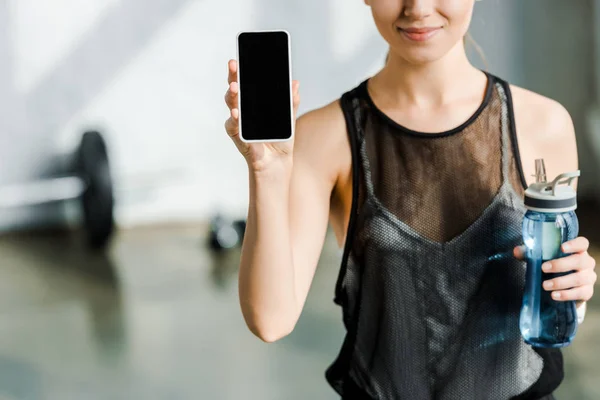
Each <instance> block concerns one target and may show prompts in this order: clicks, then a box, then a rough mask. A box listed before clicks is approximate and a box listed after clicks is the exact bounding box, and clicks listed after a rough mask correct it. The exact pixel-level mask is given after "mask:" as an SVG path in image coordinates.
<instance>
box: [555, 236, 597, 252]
mask: <svg viewBox="0 0 600 400" xmlns="http://www.w3.org/2000/svg"><path fill="white" fill-rule="evenodd" d="M589 247H590V241H589V240H587V239H586V238H584V237H583V236H580V237H578V238H575V239H573V240H569V241H568V242H565V243H563V244H562V246H561V248H562V251H563V252H564V253H581V252H583V251H587V250H588V249H589Z"/></svg>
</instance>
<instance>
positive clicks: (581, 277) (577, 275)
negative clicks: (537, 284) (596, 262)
mask: <svg viewBox="0 0 600 400" xmlns="http://www.w3.org/2000/svg"><path fill="white" fill-rule="evenodd" d="M596 279H597V277H596V272H594V270H591V269H586V270H584V271H580V272H574V273H572V274H569V275H565V276H559V277H557V278H553V279H548V280H546V281H544V283H543V286H544V289H545V290H564V289H571V288H576V287H580V286H586V285H593V284H594V283H595V282H596Z"/></svg>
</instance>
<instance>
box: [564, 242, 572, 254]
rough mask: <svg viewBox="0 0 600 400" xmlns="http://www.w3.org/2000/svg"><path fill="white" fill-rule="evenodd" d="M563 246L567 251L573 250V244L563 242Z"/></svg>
mask: <svg viewBox="0 0 600 400" xmlns="http://www.w3.org/2000/svg"><path fill="white" fill-rule="evenodd" d="M562 248H563V251H564V252H565V253H566V252H567V251H569V250H571V245H569V244H567V243H563V245H562Z"/></svg>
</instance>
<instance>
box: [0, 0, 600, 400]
mask: <svg viewBox="0 0 600 400" xmlns="http://www.w3.org/2000/svg"><path fill="white" fill-rule="evenodd" d="M276 28H285V29H287V30H288V31H290V33H291V35H292V47H293V63H294V77H295V79H299V80H300V81H301V82H302V98H303V103H302V106H301V109H300V112H301V113H302V112H305V111H307V110H309V109H312V108H315V107H318V106H321V105H323V104H326V103H328V102H329V101H331V100H333V99H335V98H337V97H339V96H340V95H341V94H342V93H343V92H344V91H346V90H348V89H350V88H352V87H354V86H355V85H356V84H358V83H359V82H360V81H361V80H363V79H364V78H365V77H367V76H368V75H370V74H372V73H374V72H375V71H376V70H377V69H378V68H379V67H380V66H381V65H382V63H383V59H384V57H385V52H386V46H385V44H384V43H383V41H382V40H381V39H379V37H378V36H377V34H376V31H375V28H374V25H373V22H372V20H371V16H370V13H369V10H368V8H366V7H365V6H364V5H363V2H362V0H286V1H277V0H228V1H216V0H54V1H52V2H47V1H40V0H18V1H17V0H0V60H1V62H0V110H2V112H1V117H0V128H1V130H0V160H1V164H0V193H4V194H5V196H4V197H5V198H4V199H0V204H2V201H3V200H4V201H5V203H6V201H7V198H8V203H9V204H10V203H11V201H12V203H13V204H12V205H11V206H10V207H8V206H6V205H5V206H4V207H0V231H1V236H0V266H1V267H0V399H2V400H4V399H7V400H8V399H10V400H38V399H40V400H41V399H44V400H55V399H56V400H66V399H148V400H151V399H211V400H212V399H219V400H220V399H223V400H226V399H227V400H228V399H242V398H243V399H262V400H265V399H273V400H275V399H307V398H311V399H336V398H337V397H336V396H335V394H334V393H333V391H332V390H331V389H330V388H329V387H328V386H327V384H326V383H325V380H324V370H325V368H326V367H327V366H328V365H329V364H330V363H331V362H332V361H333V359H334V357H335V356H336V355H337V352H338V350H339V347H340V345H341V343H342V337H343V330H342V321H341V313H340V310H339V309H338V308H337V307H336V306H334V304H333V302H332V299H333V289H334V282H335V278H336V273H337V270H338V268H339V261H340V259H341V251H340V250H339V249H338V248H337V246H336V244H335V240H334V239H333V237H331V236H329V237H328V239H327V244H326V248H325V251H324V252H323V256H322V258H321V262H320V267H319V269H318V272H317V275H316V278H315V281H314V284H313V286H312V289H311V293H310V295H309V299H308V302H307V305H306V308H305V311H304V312H303V314H302V318H301V320H300V322H299V323H298V325H297V328H296V330H295V331H294V333H293V334H292V335H290V336H289V337H287V338H285V339H284V340H282V341H280V342H278V343H275V344H270V345H267V344H264V343H262V342H260V341H259V340H258V339H256V338H254V337H253V336H252V335H251V334H250V333H249V331H248V330H247V329H246V327H245V325H244V322H243V319H242V316H241V313H240V311H239V306H238V299H237V281H236V279H237V276H236V274H237V271H236V269H237V262H238V259H239V249H237V248H233V249H231V250H225V251H215V250H211V242H210V240H209V239H210V237H209V236H210V235H209V228H210V223H211V220H212V222H213V224H214V223H215V220H214V216H215V215H216V214H217V213H220V214H221V215H222V216H223V218H225V219H224V220H221V222H220V223H222V224H223V227H225V228H229V230H227V229H225V231H224V233H223V235H222V236H220V237H219V240H221V242H219V243H221V244H222V245H224V246H229V245H234V244H235V241H236V232H237V233H239V229H237V231H236V230H235V229H234V228H239V226H237V225H236V226H234V224H233V223H230V222H229V221H227V219H240V218H243V217H244V216H245V212H246V205H247V196H248V192H247V173H246V168H245V163H244V162H243V160H242V157H241V156H240V155H239V154H238V153H237V151H236V149H235V147H234V146H233V144H232V143H230V141H229V138H228V137H227V136H226V134H225V132H224V130H223V122H224V120H225V119H226V117H227V109H226V107H225V105H224V103H223V94H224V92H225V90H226V87H227V83H226V72H227V67H226V62H227V60H228V59H230V58H235V37H236V33H237V32H238V31H240V30H244V29H276ZM471 33H472V36H473V37H474V38H475V40H476V41H477V43H478V44H479V45H480V46H481V48H482V50H483V52H484V54H485V61H483V60H482V59H481V58H480V57H479V56H478V55H477V53H476V52H475V51H474V49H473V48H471V49H470V54H471V56H472V58H473V60H474V62H475V63H476V64H477V65H478V66H480V67H485V66H486V65H487V68H488V69H489V70H490V71H491V72H493V73H495V74H497V75H499V76H501V77H503V78H505V79H508V80H509V81H511V82H512V83H514V84H517V85H520V86H523V87H525V88H528V89H531V90H534V91H537V92H539V93H542V94H544V95H547V96H549V97H552V98H554V99H556V100H558V101H560V102H561V103H562V104H564V105H565V106H566V107H567V108H568V110H569V111H570V113H571V115H572V116H573V118H574V121H575V125H576V129H577V134H578V144H579V151H580V163H581V169H582V175H583V176H582V179H581V181H580V184H579V194H580V202H581V207H580V210H579V212H578V214H579V216H580V220H581V233H582V234H584V235H587V236H588V237H590V239H592V242H594V244H595V247H594V249H593V253H594V254H595V256H596V258H598V259H600V251H599V249H600V235H599V232H598V230H597V229H595V227H596V226H597V224H598V222H600V207H599V206H598V204H600V203H599V199H600V174H599V171H600V109H599V108H598V107H599V106H598V103H599V102H598V99H599V98H600V1H599V0H595V1H594V0H578V1H570V2H567V1H564V0H528V1H522V0H484V1H482V2H478V3H477V4H476V12H475V17H474V20H473V23H472V29H471ZM87 131H97V132H100V133H101V135H102V137H103V138H104V140H105V141H106V143H107V152H108V159H109V161H110V174H109V175H107V174H106V171H105V170H101V171H92V172H91V175H89V176H88V175H85V176H84V179H75V180H73V179H71V180H69V179H70V178H68V177H72V176H75V178H77V177H81V173H82V166H81V165H80V164H77V163H73V160H74V159H75V160H76V159H77V156H78V154H80V152H81V151H83V150H82V146H81V145H80V142H81V139H82V135H83V133H84V132H87ZM96 150H97V148H96ZM87 173H90V172H89V171H88V172H87ZM65 176H66V177H67V178H65ZM90 176H91V177H92V178H93V179H92V178H89V177H90ZM58 177H60V178H61V179H62V180H58V179H56V178H58ZM107 178H111V180H112V187H113V190H112V198H114V206H115V208H114V221H115V223H116V229H115V231H114V235H113V237H112V240H110V241H108V242H107V244H106V246H95V247H94V248H92V247H90V246H89V240H88V239H89V238H88V237H87V236H86V231H85V229H82V221H84V220H85V217H86V212H85V210H84V208H82V205H81V203H82V201H81V199H80V198H78V197H76V195H72V196H71V197H74V198H73V199H71V200H69V201H52V202H46V201H45V202H44V203H43V204H35V203H37V202H38V200H40V201H41V200H44V199H43V197H44V195H46V197H47V196H48V194H49V193H58V194H57V195H56V196H57V197H60V196H61V194H60V193H65V192H69V191H70V192H71V193H73V192H74V193H80V192H81V190H82V188H83V189H84V190H87V189H85V188H86V187H87V186H86V185H91V186H94V185H100V186H98V187H96V186H94V187H95V188H96V189H94V190H95V191H96V192H95V193H96V195H98V193H99V192H102V190H106V182H107V181H106V179H107ZM27 182H34V184H33V185H29V186H27V185H26V183H27ZM90 182H91V183H90ZM94 182H95V183H94ZM102 182H104V183H102ZM44 185H46V186H44ZM102 185H105V186H102ZM2 187H4V188H6V187H8V188H9V189H10V190H8V191H4V192H2ZM98 188H100V189H98ZM6 193H10V196H9V195H6ZM109 194H110V193H109ZM45 200H48V199H45ZM92 200H93V199H92ZM96 200H98V198H96ZM30 203H33V204H30ZM100 203H101V204H105V203H106V202H104V203H103V202H102V201H101V202H100ZM89 204H90V203H89V199H88V207H89ZM92 205H93V201H92ZM94 212H96V214H97V213H99V211H98V210H97V208H95V207H92V210H91V213H92V216H91V217H92V218H102V217H103V216H102V215H100V216H98V215H96V214H94ZM87 213H88V214H89V213H90V209H88V211H87ZM88 217H89V215H88ZM104 217H106V214H104ZM87 221H88V228H89V224H90V222H89V220H87ZM92 222H93V221H92ZM92 225H93V224H92ZM111 228H112V227H111ZM96 229H98V228H97V226H96ZM104 233H106V232H104ZM100 234H101V235H102V232H101V233H100ZM228 241H233V243H229V242H228ZM213 242H214V241H213ZM212 245H213V246H214V245H215V243H212ZM596 297H597V298H596V299H594V300H593V301H592V302H591V304H590V307H589V309H588V315H587V318H586V321H585V323H584V324H583V326H582V327H581V329H580V331H579V333H578V336H577V338H576V341H575V344H574V345H572V346H571V347H569V348H567V349H565V351H564V354H565V357H566V378H565V382H564V384H563V386H562V387H561V388H560V390H559V392H558V398H559V399H568V400H571V399H577V400H580V399H581V400H585V399H590V400H594V399H600V381H599V380H598V379H597V377H598V373H597V368H598V361H597V360H598V359H599V358H600V344H598V343H599V342H598V341H597V337H598V336H599V335H600V308H598V307H597V305H599V304H600V294H598V295H597V296H596Z"/></svg>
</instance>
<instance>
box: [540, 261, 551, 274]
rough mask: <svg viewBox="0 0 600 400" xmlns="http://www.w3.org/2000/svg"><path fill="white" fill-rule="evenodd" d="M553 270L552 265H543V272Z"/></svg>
mask: <svg viewBox="0 0 600 400" xmlns="http://www.w3.org/2000/svg"><path fill="white" fill-rule="evenodd" d="M551 269H552V264H550V263H549V262H546V263H543V264H542V270H543V271H546V272H547V271H550V270H551Z"/></svg>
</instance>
